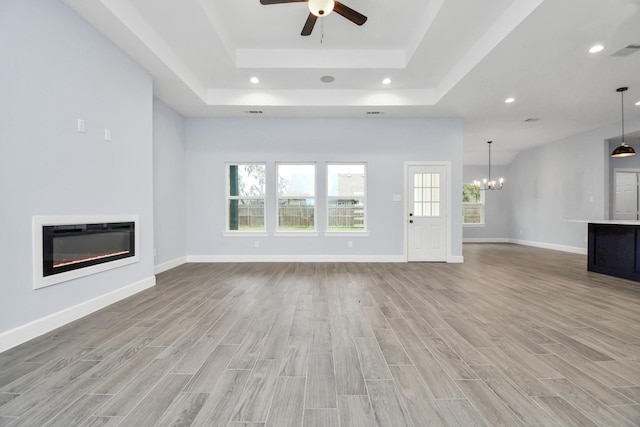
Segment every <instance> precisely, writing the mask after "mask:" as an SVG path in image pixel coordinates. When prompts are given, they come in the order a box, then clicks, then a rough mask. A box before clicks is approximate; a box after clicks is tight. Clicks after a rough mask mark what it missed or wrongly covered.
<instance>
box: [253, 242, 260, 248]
mask: <svg viewBox="0 0 640 427" xmlns="http://www.w3.org/2000/svg"><path fill="white" fill-rule="evenodd" d="M253 247H254V248H259V247H260V241H259V240H256V241H255V242H253Z"/></svg>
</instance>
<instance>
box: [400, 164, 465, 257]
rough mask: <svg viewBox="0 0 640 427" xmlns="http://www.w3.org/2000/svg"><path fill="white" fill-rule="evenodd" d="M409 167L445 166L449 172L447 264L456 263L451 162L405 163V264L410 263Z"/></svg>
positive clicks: (447, 184)
mask: <svg viewBox="0 0 640 427" xmlns="http://www.w3.org/2000/svg"><path fill="white" fill-rule="evenodd" d="M409 166H444V167H445V169H446V171H447V179H446V182H445V188H446V191H447V196H448V197H447V203H446V207H447V217H446V224H447V225H446V227H447V231H446V234H447V261H446V262H447V263H450V262H454V261H453V259H452V257H451V202H452V195H451V162H450V161H444V160H443V161H413V160H412V161H405V162H404V207H403V209H402V212H403V221H404V222H403V224H404V245H403V255H402V257H403V259H404V262H409V227H408V225H409V220H408V218H409V211H408V206H407V203H408V201H409Z"/></svg>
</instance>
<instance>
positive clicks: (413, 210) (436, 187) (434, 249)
mask: <svg viewBox="0 0 640 427" xmlns="http://www.w3.org/2000/svg"><path fill="white" fill-rule="evenodd" d="M446 183H447V167H446V166H444V165H409V166H408V167H407V185H408V188H407V203H408V205H407V213H408V218H407V221H408V224H407V245H408V248H407V249H408V250H407V259H408V260H409V261H446V260H447V196H448V195H447V186H446Z"/></svg>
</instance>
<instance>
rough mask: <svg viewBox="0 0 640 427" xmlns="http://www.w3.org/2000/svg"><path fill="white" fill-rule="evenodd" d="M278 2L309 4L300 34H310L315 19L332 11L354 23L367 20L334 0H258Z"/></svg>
mask: <svg viewBox="0 0 640 427" xmlns="http://www.w3.org/2000/svg"><path fill="white" fill-rule="evenodd" d="M280 3H307V4H308V6H309V17H308V18H307V21H306V22H305V23H304V27H302V32H301V33H300V35H301V36H308V35H311V32H312V31H313V26H314V25H315V24H316V20H317V19H318V18H319V17H321V16H327V15H328V14H330V13H331V12H332V11H335V12H336V13H337V14H338V15H342V16H344V17H345V18H347V19H348V20H349V21H351V22H353V23H354V24H356V25H362V24H364V23H365V22H367V17H366V16H364V15H363V14H361V13H360V12H356V11H355V10H353V9H351V8H350V7H347V6H345V5H343V4H342V3H340V2H338V1H334V0H260V4H264V5H269V4H280Z"/></svg>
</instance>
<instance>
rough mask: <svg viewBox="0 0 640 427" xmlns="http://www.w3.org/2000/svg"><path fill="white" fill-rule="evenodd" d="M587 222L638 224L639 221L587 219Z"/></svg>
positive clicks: (639, 223)
mask: <svg viewBox="0 0 640 427" xmlns="http://www.w3.org/2000/svg"><path fill="white" fill-rule="evenodd" d="M587 222H588V223H589V224H610V225H639V226H640V221H633V220H629V219H601V220H595V219H594V220H589V221H587Z"/></svg>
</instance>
